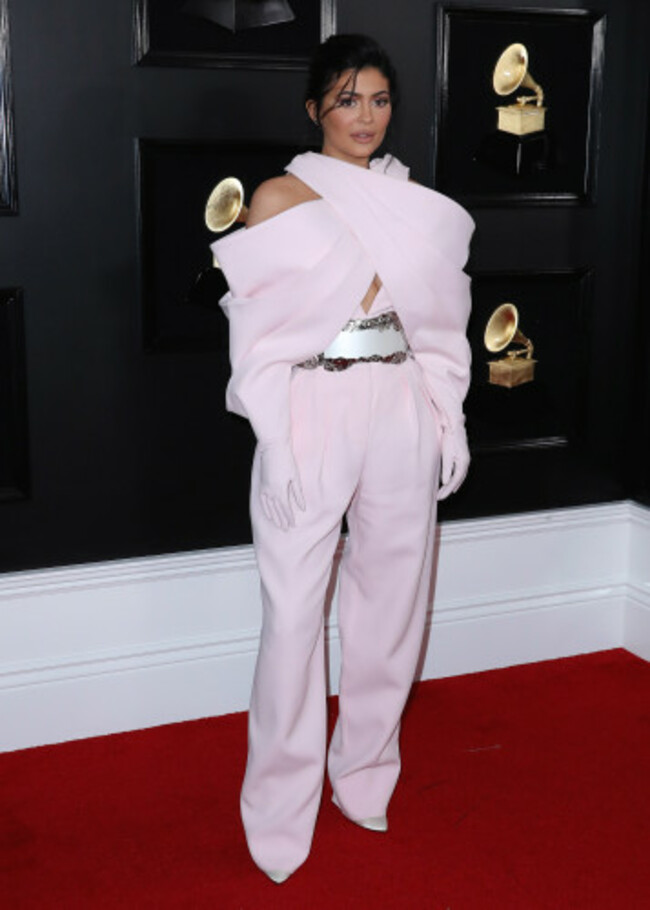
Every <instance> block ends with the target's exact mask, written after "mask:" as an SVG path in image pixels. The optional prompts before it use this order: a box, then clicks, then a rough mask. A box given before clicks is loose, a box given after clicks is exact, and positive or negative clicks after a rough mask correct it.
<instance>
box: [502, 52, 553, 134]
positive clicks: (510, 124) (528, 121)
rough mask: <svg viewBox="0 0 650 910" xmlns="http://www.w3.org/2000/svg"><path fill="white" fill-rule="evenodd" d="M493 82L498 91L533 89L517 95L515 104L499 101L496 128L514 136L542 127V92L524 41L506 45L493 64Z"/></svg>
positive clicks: (543, 114) (544, 111)
mask: <svg viewBox="0 0 650 910" xmlns="http://www.w3.org/2000/svg"><path fill="white" fill-rule="evenodd" d="M492 85H493V87H494V91H495V92H496V93H497V95H510V94H511V93H512V92H515V91H517V89H518V88H527V89H530V90H531V91H532V92H534V94H533V95H519V96H518V97H517V99H516V101H515V103H514V104H507V105H499V106H498V107H497V113H498V123H497V129H500V130H502V131H503V132H505V133H513V134H514V135H515V136H525V135H526V134H527V133H536V132H539V131H540V130H543V129H544V120H545V114H546V108H545V107H544V92H543V90H542V87H541V85H539V84H538V83H537V82H535V80H534V79H533V77H532V76H531V74H530V71H529V69H528V51H527V49H526V47H525V45H523V44H520V43H515V44H509V45H508V47H507V48H506V49H505V50H504V52H503V53H502V54H501V56H500V57H499V59H498V60H497V63H496V66H495V67H494V73H493V75H492ZM533 102H534V104H533Z"/></svg>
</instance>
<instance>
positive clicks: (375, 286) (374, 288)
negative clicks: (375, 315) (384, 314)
mask: <svg viewBox="0 0 650 910" xmlns="http://www.w3.org/2000/svg"><path fill="white" fill-rule="evenodd" d="M380 288H381V280H380V278H379V275H375V277H374V278H373V279H372V281H371V283H370V287H369V288H368V290H367V291H366V293H365V295H364V298H363V300H362V301H361V309H362V310H363V312H364V313H369V312H370V309H371V307H372V304H373V301H374V299H375V297H376V296H377V294H378V293H379V290H380Z"/></svg>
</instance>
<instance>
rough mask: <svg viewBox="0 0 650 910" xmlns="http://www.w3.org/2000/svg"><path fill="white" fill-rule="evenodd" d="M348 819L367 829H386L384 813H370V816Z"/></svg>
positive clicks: (383, 830)
mask: <svg viewBox="0 0 650 910" xmlns="http://www.w3.org/2000/svg"><path fill="white" fill-rule="evenodd" d="M350 821H353V822H355V823H356V824H357V825H361V827H362V828H366V829H367V830H368V831H381V832H386V831H388V819H387V818H386V816H385V815H372V816H371V817H370V818H359V819H356V818H352V819H350Z"/></svg>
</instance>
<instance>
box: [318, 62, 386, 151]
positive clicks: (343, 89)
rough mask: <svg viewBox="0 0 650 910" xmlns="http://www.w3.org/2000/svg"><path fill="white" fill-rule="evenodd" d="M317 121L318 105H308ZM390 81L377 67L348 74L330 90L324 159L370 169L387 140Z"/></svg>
mask: <svg viewBox="0 0 650 910" xmlns="http://www.w3.org/2000/svg"><path fill="white" fill-rule="evenodd" d="M307 111H308V113H309V116H310V117H311V118H312V120H316V121H317V120H318V111H317V109H316V102H315V101H308V102H307ZM391 113H392V110H391V103H390V85H389V82H388V79H387V78H386V77H385V76H384V75H383V74H382V73H381V72H380V71H379V70H378V69H375V68H374V67H367V68H366V69H362V70H359V72H358V73H356V77H355V72H354V70H346V71H345V72H344V73H342V74H341V76H340V77H339V78H338V79H337V81H336V82H335V83H334V85H332V87H331V88H330V89H329V91H328V92H327V94H326V95H325V97H324V98H323V102H322V104H321V107H320V125H321V128H322V130H323V148H322V152H323V154H324V155H330V156H331V157H332V158H339V159H341V160H342V161H347V162H349V163H350V164H359V165H361V166H362V167H368V160H369V159H370V157H371V156H372V155H373V154H374V152H375V151H376V150H377V149H378V148H379V146H380V145H381V143H382V142H383V140H384V136H385V134H386V129H387V128H388V124H389V122H390V118H391Z"/></svg>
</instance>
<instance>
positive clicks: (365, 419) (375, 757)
mask: <svg viewBox="0 0 650 910" xmlns="http://www.w3.org/2000/svg"><path fill="white" fill-rule="evenodd" d="M291 414H292V428H293V449H294V454H295V457H296V461H297V464H298V467H299V471H300V476H301V480H302V486H303V490H304V494H305V500H306V504H307V508H306V511H305V512H300V511H298V510H295V511H296V525H295V527H293V528H290V529H289V530H288V531H281V530H278V529H277V528H276V527H275V526H274V525H273V524H272V523H271V522H270V521H269V520H268V519H267V518H266V517H265V516H264V514H263V513H262V511H261V506H260V504H259V495H258V486H259V464H258V461H257V458H256V459H255V462H254V465H253V477H252V485H251V517H252V523H253V534H254V543H255V549H256V554H257V560H258V565H259V571H260V576H261V581H262V602H263V623H262V635H261V642H260V650H259V655H258V660H257V666H256V670H255V679H254V683H253V693H252V699H251V705H250V713H249V752H248V764H247V769H246V775H245V779H244V784H243V788H242V796H241V808H242V818H243V822H244V828H245V830H246V836H247V840H248V846H249V849H250V852H251V855H252V857H253V859H254V860H255V862H256V863H257V864H258V866H260V867H261V868H262V869H265V870H271V869H281V870H285V871H288V872H291V871H293V870H294V869H296V868H297V867H298V866H299V865H300V864H301V863H303V862H304V860H305V859H306V857H307V855H308V853H309V850H310V846H311V840H312V835H313V830H314V824H315V822H316V815H317V813H318V808H319V804H320V799H321V794H322V787H323V777H324V771H325V761H326V681H325V679H326V677H325V653H324V604H325V598H326V592H327V587H328V583H329V581H330V576H331V571H332V561H333V557H334V555H335V551H336V547H337V543H338V541H339V537H340V524H341V518H342V516H343V515H344V514H345V513H346V512H347V519H348V528H349V538H348V541H347V544H346V547H345V550H344V554H343V558H342V561H341V566H340V574H339V599H338V623H339V633H340V640H341V655H342V669H341V677H340V691H339V717H338V721H337V724H336V728H335V731H334V734H333V737H332V741H331V744H330V748H329V754H328V756H327V764H328V771H329V776H330V780H331V783H332V786H333V789H334V794H335V796H336V798H337V801H338V803H339V805H340V806H341V808H342V809H343V811H344V812H345V813H346V814H347V815H348V816H350V817H351V818H358V819H361V818H366V817H369V816H375V815H384V814H385V813H386V807H387V805H388V802H389V800H390V797H391V794H392V792H393V789H394V787H395V784H396V782H397V778H398V776H399V770H400V756H399V742H398V738H399V728H400V719H401V715H402V711H403V708H404V704H405V701H406V698H407V696H408V693H409V689H410V686H411V683H412V681H413V677H414V672H415V668H416V664H417V660H418V656H419V653H420V649H421V646H422V639H423V632H424V624H425V617H426V609H427V602H428V593H429V586H430V581H431V558H432V550H433V534H434V522H435V492H436V490H437V486H438V476H439V461H440V457H439V439H438V430H437V420H436V416H435V413H434V410H433V406H432V405H431V403H430V402H429V401H428V400H427V397H426V392H425V391H424V386H423V381H422V378H421V376H420V372H419V367H418V366H417V364H416V363H415V361H413V360H411V359H409V360H407V361H406V362H405V363H403V364H384V363H371V364H355V365H354V366H352V367H351V368H349V369H348V370H345V371H343V372H338V373H336V372H327V371H325V370H323V369H322V368H318V369H316V370H304V369H297V370H295V371H294V374H293V377H292V387H291Z"/></svg>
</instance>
